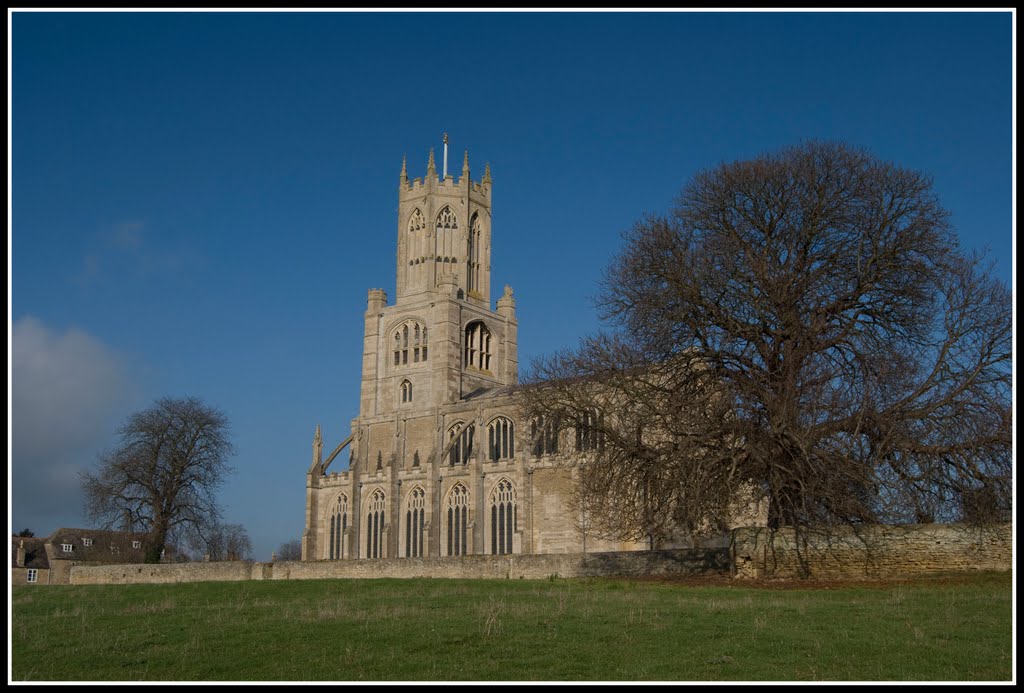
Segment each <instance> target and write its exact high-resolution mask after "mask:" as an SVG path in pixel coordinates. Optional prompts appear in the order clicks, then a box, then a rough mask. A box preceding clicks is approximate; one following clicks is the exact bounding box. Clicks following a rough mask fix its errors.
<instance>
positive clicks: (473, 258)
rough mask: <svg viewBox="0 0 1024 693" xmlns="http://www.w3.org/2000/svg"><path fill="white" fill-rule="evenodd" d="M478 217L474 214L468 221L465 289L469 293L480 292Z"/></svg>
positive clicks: (479, 233) (479, 234)
mask: <svg viewBox="0 0 1024 693" xmlns="http://www.w3.org/2000/svg"><path fill="white" fill-rule="evenodd" d="M480 228H481V224H480V215H479V214H474V215H473V218H472V219H470V221H469V243H468V248H467V254H466V257H467V270H466V272H467V277H466V288H468V289H469V290H470V291H480V290H481V286H480V264H481V262H480V256H481V252H482V251H481V248H480V243H481V232H480Z"/></svg>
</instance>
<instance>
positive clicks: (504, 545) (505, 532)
mask: <svg viewBox="0 0 1024 693" xmlns="http://www.w3.org/2000/svg"><path fill="white" fill-rule="evenodd" d="M490 506H491V553H492V554H504V553H512V533H513V532H515V531H516V530H517V529H518V523H519V517H518V513H517V508H516V489H515V486H513V485H512V482H511V481H509V480H508V479H502V480H501V481H499V482H498V483H497V485H495V487H494V490H493V491H491V498H490Z"/></svg>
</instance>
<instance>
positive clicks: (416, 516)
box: [405, 486, 426, 558]
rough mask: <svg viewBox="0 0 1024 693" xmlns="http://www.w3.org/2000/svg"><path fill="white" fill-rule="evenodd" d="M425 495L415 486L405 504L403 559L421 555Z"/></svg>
mask: <svg viewBox="0 0 1024 693" xmlns="http://www.w3.org/2000/svg"><path fill="white" fill-rule="evenodd" d="M425 498H426V494H425V493H424V491H423V489H422V488H420V487H419V486H417V487H416V488H414V489H413V490H412V492H411V493H410V494H409V499H408V500H407V501H406V504H405V557H406V558H419V557H420V556H422V555H423V520H424V516H425V514H426V510H425V508H426V500H425Z"/></svg>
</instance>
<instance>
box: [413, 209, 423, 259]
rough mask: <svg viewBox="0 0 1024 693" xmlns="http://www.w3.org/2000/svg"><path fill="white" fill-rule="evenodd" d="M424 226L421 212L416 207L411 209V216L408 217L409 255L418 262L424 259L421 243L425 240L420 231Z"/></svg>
mask: <svg viewBox="0 0 1024 693" xmlns="http://www.w3.org/2000/svg"><path fill="white" fill-rule="evenodd" d="M426 228H427V222H426V220H425V219H424V218H423V213H422V212H421V211H420V210H418V209H415V210H413V213H412V216H410V217H409V235H410V238H409V256H410V257H411V258H412V259H413V260H416V261H418V262H422V261H423V260H425V259H426V254H427V253H426V248H425V247H424V245H423V244H424V243H425V242H426V234H425V233H421V232H422V231H424V230H425V229H426Z"/></svg>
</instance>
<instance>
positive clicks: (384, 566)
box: [71, 548, 730, 585]
mask: <svg viewBox="0 0 1024 693" xmlns="http://www.w3.org/2000/svg"><path fill="white" fill-rule="evenodd" d="M729 572H730V563H729V550H728V549H727V548H719V549H673V550H665V551H617V552H607V553H587V554H579V553H576V554H546V555H532V556H531V555H522V554H519V555H509V556H460V557H455V558H437V557H435V558H382V559H377V560H360V561H278V562H276V563H243V562H237V561H224V562H213V563H174V564H163V565H142V566H138V565H131V566H127V565H126V566H75V567H74V568H73V569H72V572H71V583H72V584H75V585H86V584H127V583H157V582H163V583H166V582H205V581H211V580H310V579H337V578H422V577H429V578H495V579H505V578H510V579H518V578H527V579H544V578H547V577H550V576H552V575H554V576H558V577H614V576H629V575H728V574H729Z"/></svg>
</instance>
